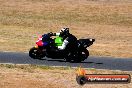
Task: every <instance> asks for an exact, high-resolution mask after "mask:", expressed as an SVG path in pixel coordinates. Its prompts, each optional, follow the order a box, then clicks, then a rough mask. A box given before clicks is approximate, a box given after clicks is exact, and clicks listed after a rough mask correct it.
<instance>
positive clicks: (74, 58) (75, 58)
mask: <svg viewBox="0 0 132 88" xmlns="http://www.w3.org/2000/svg"><path fill="white" fill-rule="evenodd" d="M88 56H89V51H88V50H87V49H84V50H83V51H81V52H80V53H78V54H73V53H69V54H68V55H67V57H66V58H65V59H66V61H67V62H71V63H79V62H82V61H84V60H85V59H87V58H88Z"/></svg>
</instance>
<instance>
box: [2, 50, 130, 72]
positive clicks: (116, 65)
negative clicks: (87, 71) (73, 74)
mask: <svg viewBox="0 0 132 88" xmlns="http://www.w3.org/2000/svg"><path fill="white" fill-rule="evenodd" d="M0 63H12V64H34V65H47V66H71V67H79V66H80V65H81V66H82V67H83V68H95V69H110V70H122V71H132V58H112V57H95V56H89V58H88V59H86V60H85V61H83V62H81V63H69V62H65V61H64V60H61V59H51V58H43V60H38V59H32V58H30V57H29V56H28V53H18V52H0Z"/></svg>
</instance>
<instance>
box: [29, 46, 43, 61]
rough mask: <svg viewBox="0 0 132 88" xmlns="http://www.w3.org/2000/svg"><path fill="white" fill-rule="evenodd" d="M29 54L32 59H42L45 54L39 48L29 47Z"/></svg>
mask: <svg viewBox="0 0 132 88" xmlns="http://www.w3.org/2000/svg"><path fill="white" fill-rule="evenodd" d="M29 56H30V57H31V58H33V59H42V58H43V57H44V56H45V55H44V53H43V52H42V50H41V49H39V48H35V47H33V48H31V49H30V51H29Z"/></svg>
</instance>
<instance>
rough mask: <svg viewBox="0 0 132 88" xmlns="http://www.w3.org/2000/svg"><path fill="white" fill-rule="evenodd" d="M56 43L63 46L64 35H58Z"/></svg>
mask: <svg viewBox="0 0 132 88" xmlns="http://www.w3.org/2000/svg"><path fill="white" fill-rule="evenodd" d="M55 44H56V46H61V45H62V44H63V38H62V37H59V36H58V37H56V38H55Z"/></svg>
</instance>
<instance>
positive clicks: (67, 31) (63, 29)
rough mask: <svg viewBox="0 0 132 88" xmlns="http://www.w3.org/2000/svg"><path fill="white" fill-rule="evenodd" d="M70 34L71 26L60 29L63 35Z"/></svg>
mask: <svg viewBox="0 0 132 88" xmlns="http://www.w3.org/2000/svg"><path fill="white" fill-rule="evenodd" d="M68 34H69V28H62V29H61V30H60V35H61V36H67V35H68Z"/></svg>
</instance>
